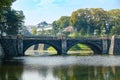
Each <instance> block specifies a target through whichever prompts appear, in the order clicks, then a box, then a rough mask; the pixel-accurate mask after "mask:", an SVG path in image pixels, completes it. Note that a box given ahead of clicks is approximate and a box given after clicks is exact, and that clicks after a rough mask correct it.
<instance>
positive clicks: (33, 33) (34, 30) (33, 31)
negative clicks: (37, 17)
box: [32, 27, 37, 35]
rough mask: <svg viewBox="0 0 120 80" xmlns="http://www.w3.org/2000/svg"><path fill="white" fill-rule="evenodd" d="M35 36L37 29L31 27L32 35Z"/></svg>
mask: <svg viewBox="0 0 120 80" xmlns="http://www.w3.org/2000/svg"><path fill="white" fill-rule="evenodd" d="M36 34H37V28H36V27H33V28H32V35H36Z"/></svg>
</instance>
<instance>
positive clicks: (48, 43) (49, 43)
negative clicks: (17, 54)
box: [23, 40, 59, 55]
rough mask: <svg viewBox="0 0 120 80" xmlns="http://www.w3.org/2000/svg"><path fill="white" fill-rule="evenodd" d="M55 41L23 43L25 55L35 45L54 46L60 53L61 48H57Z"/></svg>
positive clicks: (26, 41) (25, 41)
mask: <svg viewBox="0 0 120 80" xmlns="http://www.w3.org/2000/svg"><path fill="white" fill-rule="evenodd" d="M55 43H56V42H55ZM55 43H54V42H53V41H44V40H36V41H34V40H29V41H28V40H24V41H23V44H24V45H23V55H25V51H26V50H27V49H28V48H29V47H31V46H32V45H35V44H47V45H50V46H52V47H53V48H54V49H55V50H56V51H57V52H58V51H59V46H56V44H55Z"/></svg>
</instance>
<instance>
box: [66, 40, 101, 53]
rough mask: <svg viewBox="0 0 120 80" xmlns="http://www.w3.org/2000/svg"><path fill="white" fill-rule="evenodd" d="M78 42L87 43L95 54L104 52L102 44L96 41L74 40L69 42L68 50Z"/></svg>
mask: <svg viewBox="0 0 120 80" xmlns="http://www.w3.org/2000/svg"><path fill="white" fill-rule="evenodd" d="M77 44H85V45H87V46H88V47H89V48H91V50H92V51H93V52H94V54H101V53H102V47H101V46H100V44H99V43H95V42H89V41H73V42H68V45H67V46H68V48H67V52H68V50H69V49H70V48H72V47H73V46H74V45H77Z"/></svg>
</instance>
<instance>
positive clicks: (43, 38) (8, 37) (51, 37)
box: [1, 36, 120, 40]
mask: <svg viewBox="0 0 120 80" xmlns="http://www.w3.org/2000/svg"><path fill="white" fill-rule="evenodd" d="M116 37H117V38H120V36H116ZM1 38H4V39H42V40H48V39H52V40H60V39H66V40H69V39H76V40H77V39H78V40H79V39H91V40H92V39H111V37H108V36H102V37H100V36H91V37H83V36H79V37H64V36H63V37H53V36H4V37H1Z"/></svg>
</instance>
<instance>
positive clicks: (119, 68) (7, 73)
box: [0, 56, 120, 80]
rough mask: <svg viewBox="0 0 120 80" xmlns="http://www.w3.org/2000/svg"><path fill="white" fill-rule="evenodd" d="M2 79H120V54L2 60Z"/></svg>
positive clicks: (0, 67)
mask: <svg viewBox="0 0 120 80" xmlns="http://www.w3.org/2000/svg"><path fill="white" fill-rule="evenodd" d="M0 80H120V56H39V57H34V56H33V57H14V58H12V59H5V60H1V62H0Z"/></svg>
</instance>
